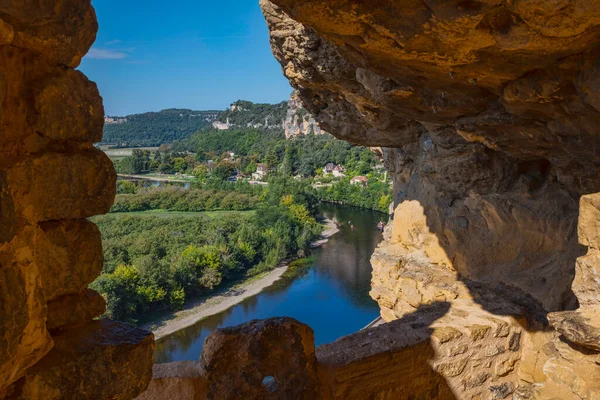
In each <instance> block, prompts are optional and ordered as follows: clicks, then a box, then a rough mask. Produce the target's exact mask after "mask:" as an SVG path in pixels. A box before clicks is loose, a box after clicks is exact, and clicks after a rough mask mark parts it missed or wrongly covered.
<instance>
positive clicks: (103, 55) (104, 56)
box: [86, 48, 128, 60]
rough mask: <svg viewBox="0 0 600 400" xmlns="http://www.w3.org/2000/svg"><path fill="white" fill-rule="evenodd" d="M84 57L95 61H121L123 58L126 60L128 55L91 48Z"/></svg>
mask: <svg viewBox="0 0 600 400" xmlns="http://www.w3.org/2000/svg"><path fill="white" fill-rule="evenodd" d="M86 57H87V58H93V59H95V60H122V59H123V58H127V57H128V54H126V53H123V52H120V51H114V50H107V49H96V48H93V49H91V50H90V51H89V53H87V55H86Z"/></svg>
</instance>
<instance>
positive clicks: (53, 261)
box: [35, 219, 104, 301]
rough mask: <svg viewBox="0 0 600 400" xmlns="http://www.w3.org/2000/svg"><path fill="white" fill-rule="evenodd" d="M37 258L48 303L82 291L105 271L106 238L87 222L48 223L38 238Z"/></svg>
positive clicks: (38, 233) (45, 223)
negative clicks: (104, 248) (103, 269)
mask: <svg viewBox="0 0 600 400" xmlns="http://www.w3.org/2000/svg"><path fill="white" fill-rule="evenodd" d="M35 257H36V260H37V264H38V265H40V273H41V275H42V282H43V285H44V292H45V294H46V299H47V301H52V300H54V299H57V298H58V297H61V296H64V295H67V294H71V293H76V292H80V291H81V290H83V289H85V288H86V287H87V286H88V285H89V284H90V283H92V282H93V281H94V279H96V277H97V276H98V275H99V274H100V271H102V264H103V260H104V257H103V254H102V237H101V234H100V230H99V229H98V227H96V225H95V224H93V223H91V222H90V221H88V220H85V219H79V220H71V219H69V220H59V221H48V222H43V223H41V224H40V229H39V230H38V232H37V235H36V246H35Z"/></svg>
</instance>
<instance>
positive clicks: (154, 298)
mask: <svg viewBox="0 0 600 400" xmlns="http://www.w3.org/2000/svg"><path fill="white" fill-rule="evenodd" d="M290 184H291V185H290ZM292 185H293V187H292ZM300 186H301V184H299V183H295V182H285V181H281V182H273V184H272V185H271V186H270V187H269V190H268V191H265V192H264V193H263V194H262V196H261V204H260V205H257V204H254V205H253V207H254V208H255V209H256V212H251V213H231V214H227V213H224V214H223V215H220V216H219V218H214V219H213V218H210V217H208V216H205V215H203V214H202V213H197V214H196V215H191V216H189V217H187V218H177V219H174V218H159V217H156V216H148V215H143V214H140V215H134V216H132V215H119V214H118V213H111V214H109V215H106V216H101V217H95V218H94V220H93V221H94V222H95V223H96V224H97V225H98V226H99V228H100V230H101V231H102V235H103V244H104V257H105V263H104V270H103V273H102V275H101V276H100V277H99V278H98V279H97V280H96V281H95V282H94V283H93V284H92V288H94V289H95V290H97V291H98V292H100V293H102V294H103V295H104V296H105V297H106V299H107V300H108V311H107V314H108V316H110V317H111V318H114V319H118V320H127V321H132V322H135V319H136V318H138V317H139V316H141V315H143V314H145V313H149V312H156V311H162V310H177V309H180V308H181V307H183V305H184V302H185V300H186V298H188V297H190V296H197V295H205V294H208V293H210V292H211V291H213V290H214V289H215V288H217V287H218V286H219V285H221V284H224V283H226V282H228V281H232V280H234V279H239V278H242V277H249V276H255V275H257V274H260V273H262V272H265V271H269V270H271V269H272V268H274V267H275V266H277V265H278V264H279V263H280V262H281V261H282V260H284V259H288V258H295V257H299V256H302V255H304V251H305V250H306V249H307V248H308V246H309V244H310V243H311V241H313V240H314V239H315V238H316V237H317V236H318V235H319V233H320V232H321V229H322V228H321V225H320V224H318V223H317V220H316V218H315V217H316V213H317V209H316V204H317V199H316V197H314V196H311V195H310V192H309V190H306V189H305V188H301V187H300ZM206 193H207V192H205V191H197V190H190V191H187V192H186V191H184V190H183V189H165V190H162V189H155V190H154V191H141V193H136V194H126V195H119V196H118V197H119V198H118V200H117V203H116V205H115V208H114V209H113V211H114V210H115V209H117V210H118V209H122V208H123V204H124V200H122V199H123V198H127V197H129V198H131V197H136V198H140V199H145V198H148V197H151V198H153V199H155V200H156V199H158V200H156V201H150V202H148V204H150V207H166V208H173V209H175V208H177V204H187V205H188V209H195V210H197V209H199V208H202V207H201V206H199V203H196V202H195V201H194V200H192V198H193V199H196V200H197V199H199V198H204V195H205V194H206ZM211 193H212V195H211V196H208V197H206V199H208V200H211V201H213V200H214V199H216V198H218V197H219V194H220V193H221V194H222V192H219V191H213V192H211ZM232 193H233V192H229V193H228V194H227V195H225V196H224V197H223V198H226V197H227V196H230V195H231V194H232ZM238 197H243V196H238ZM183 198H185V199H187V200H189V201H185V202H181V199H183ZM133 203H135V202H132V204H133ZM137 204H139V203H137ZM168 204H171V205H172V207H169V206H168ZM212 204H213V206H215V208H211V209H216V205H217V203H216V202H214V201H213V203H212ZM229 204H230V206H229V207H230V208H229V209H231V210H233V209H243V208H250V207H249V206H247V205H246V206H236V205H234V203H233V202H231V203H229ZM203 207H204V206H203ZM220 207H224V203H223V202H221V204H220ZM144 208H145V207H144ZM204 209H206V207H204ZM136 210H140V209H139V208H136Z"/></svg>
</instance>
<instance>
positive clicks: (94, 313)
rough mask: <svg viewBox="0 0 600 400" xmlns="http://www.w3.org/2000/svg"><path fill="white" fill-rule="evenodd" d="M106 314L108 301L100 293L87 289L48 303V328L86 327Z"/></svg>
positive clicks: (51, 329)
mask: <svg viewBox="0 0 600 400" xmlns="http://www.w3.org/2000/svg"><path fill="white" fill-rule="evenodd" d="M105 312H106V301H105V300H104V297H102V296H101V295H100V294H99V293H97V292H95V291H93V290H91V289H85V290H83V291H82V292H81V293H76V294H70V295H67V296H63V297H59V298H58V299H56V300H53V301H51V302H49V303H48V320H47V321H46V327H47V328H48V330H50V331H53V330H55V329H58V328H63V329H64V328H66V327H72V326H76V325H85V324H87V323H88V322H90V321H91V320H93V319H94V318H95V317H98V316H100V315H102V314H104V313H105Z"/></svg>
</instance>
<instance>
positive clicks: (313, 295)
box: [155, 205, 384, 363]
mask: <svg viewBox="0 0 600 400" xmlns="http://www.w3.org/2000/svg"><path fill="white" fill-rule="evenodd" d="M322 212H323V214H324V215H325V216H327V217H329V218H335V219H336V220H337V221H339V222H340V223H341V225H340V232H339V233H338V234H337V235H335V236H333V237H332V238H331V239H330V240H329V242H328V243H326V244H325V245H324V246H323V247H321V248H319V249H316V250H315V251H313V253H312V256H311V258H310V259H309V260H308V261H307V262H306V263H305V265H304V266H298V265H296V266H295V268H294V269H293V270H290V271H289V274H288V276H287V277H285V278H284V279H281V280H280V281H278V282H277V283H276V284H275V285H273V286H271V287H269V288H266V289H265V290H264V291H263V292H262V293H260V294H259V295H257V296H254V297H251V298H249V299H246V300H245V301H243V302H242V303H240V304H238V305H236V306H234V307H232V308H230V309H229V310H227V311H224V312H222V313H220V314H217V315H213V316H211V317H208V318H206V319H204V320H202V321H200V322H199V323H197V324H196V325H194V326H191V327H189V328H186V329H184V330H181V331H179V332H176V333H175V334H173V335H171V336H169V337H167V338H164V339H163V340H161V341H160V342H159V343H157V346H156V353H155V362H157V363H164V362H171V361H179V360H197V359H198V358H199V356H200V352H201V350H202V345H203V344H204V340H205V339H206V337H207V336H208V335H209V334H210V332H212V331H213V330H215V329H217V328H221V327H226V326H232V325H238V324H241V323H244V322H247V321H250V320H253V319H263V318H271V317H277V316H289V317H293V318H296V319H297V320H299V321H301V322H304V323H306V324H308V325H310V326H311V327H312V328H313V330H314V331H315V341H316V344H317V345H320V344H322V343H327V342H332V341H334V340H336V339H337V338H339V337H341V336H344V335H347V334H350V333H352V332H355V331H357V330H359V329H361V328H362V327H364V326H365V325H367V324H368V323H369V322H371V321H372V320H373V319H374V318H376V317H377V315H378V314H379V308H378V307H377V303H375V302H374V301H373V300H372V299H371V298H370V297H369V294H368V293H369V290H370V282H371V264H370V262H369V258H370V257H371V254H372V253H373V250H374V249H375V246H376V245H377V244H378V243H379V241H380V240H381V234H380V233H379V232H378V231H377V229H376V227H377V223H378V222H379V221H380V220H381V219H383V218H384V216H383V214H380V213H376V212H371V211H366V210H361V209H356V208H352V207H345V206H338V205H324V206H323V208H322ZM350 223H351V224H352V225H353V226H354V227H353V228H351V227H350Z"/></svg>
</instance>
